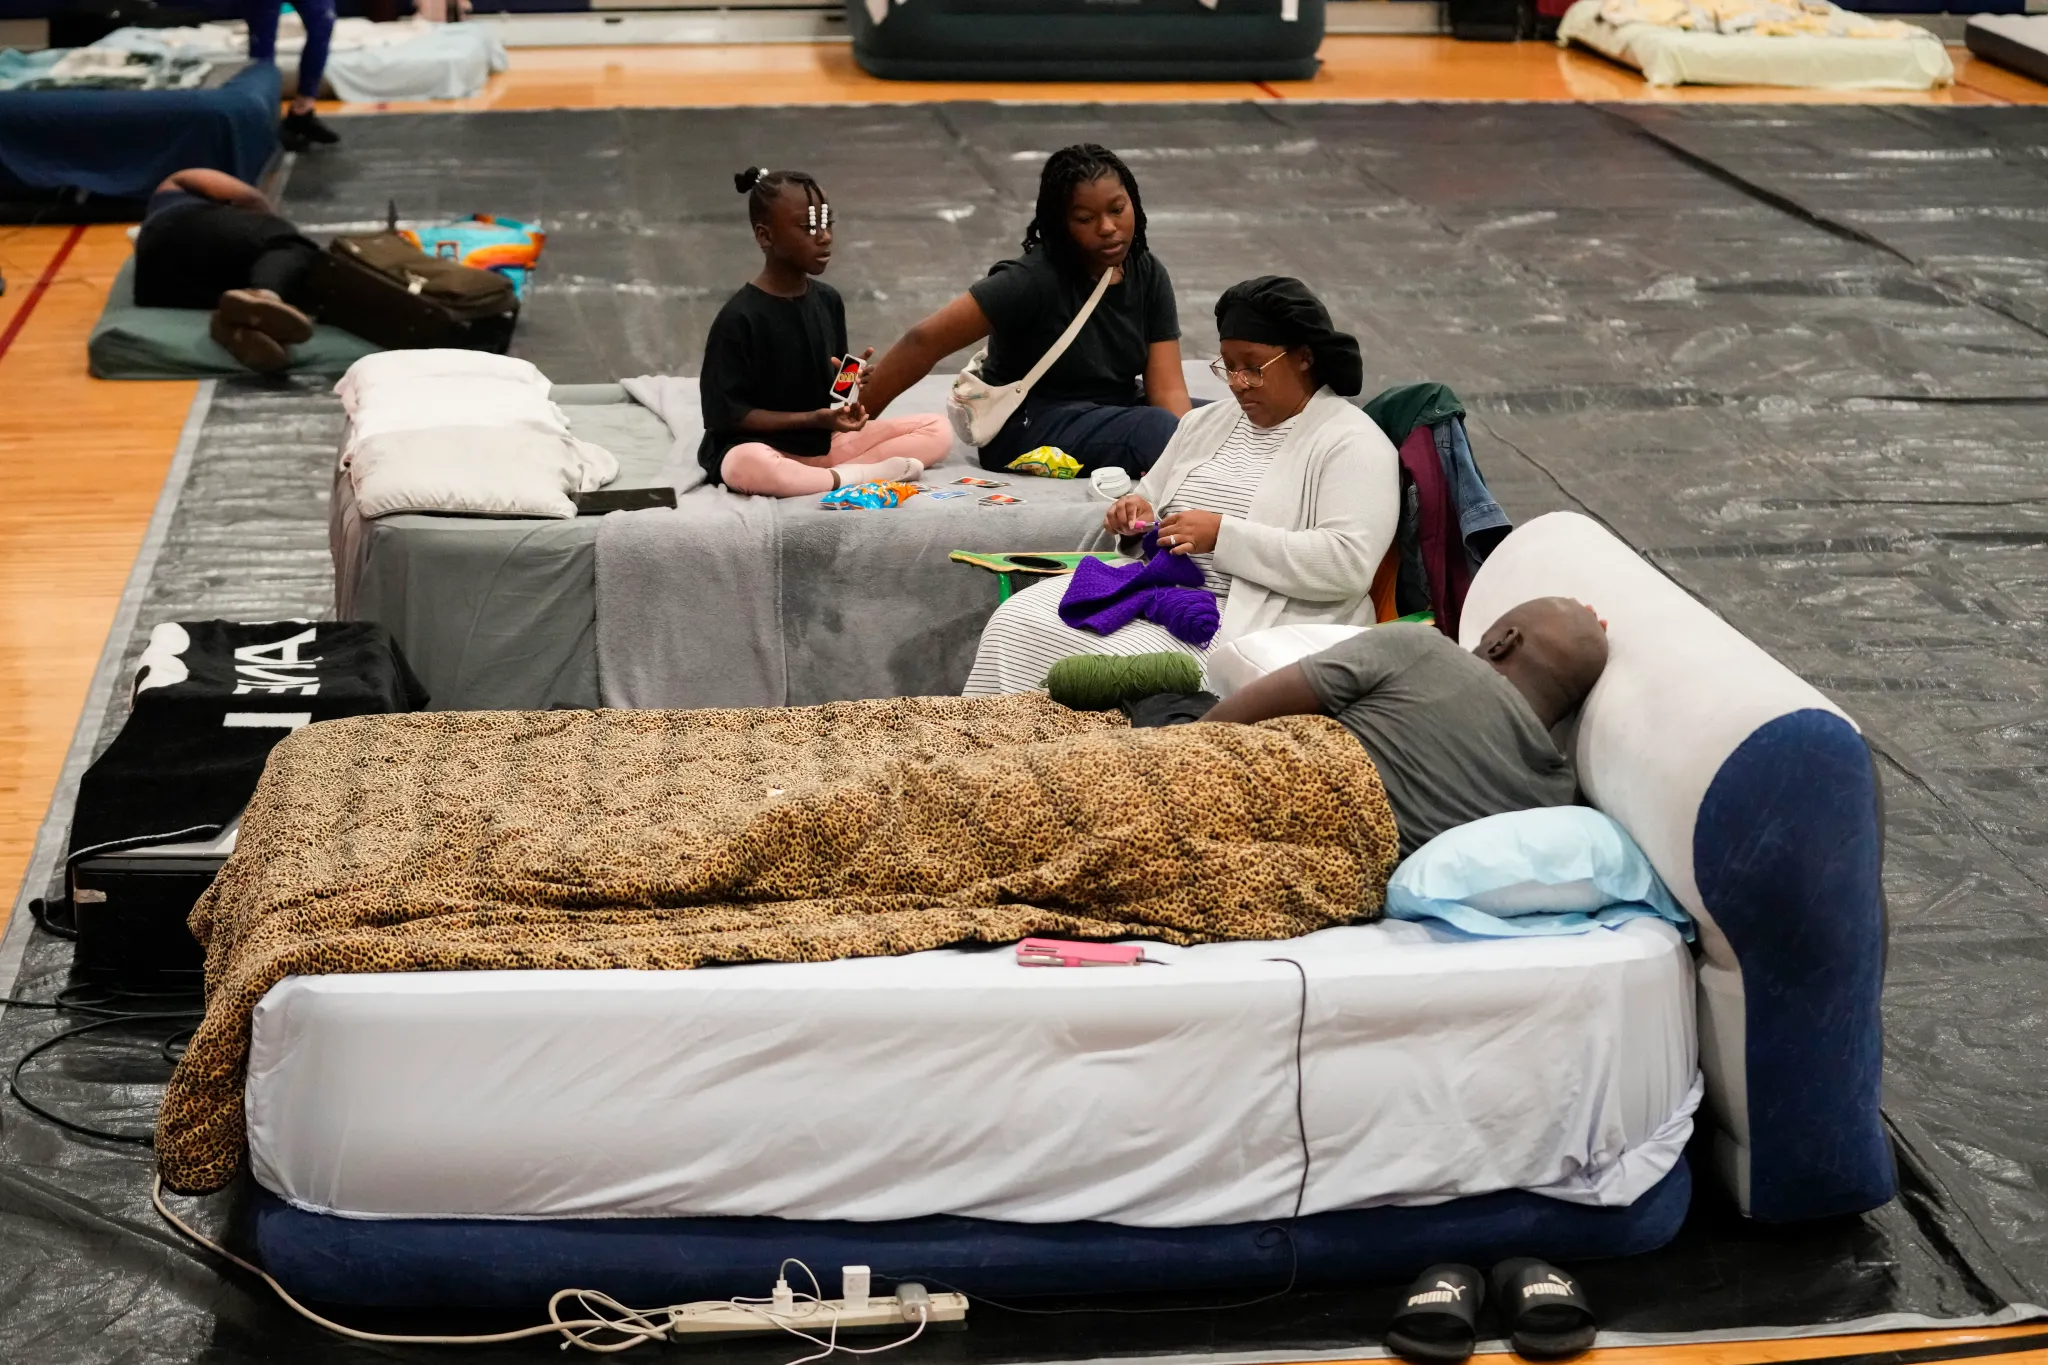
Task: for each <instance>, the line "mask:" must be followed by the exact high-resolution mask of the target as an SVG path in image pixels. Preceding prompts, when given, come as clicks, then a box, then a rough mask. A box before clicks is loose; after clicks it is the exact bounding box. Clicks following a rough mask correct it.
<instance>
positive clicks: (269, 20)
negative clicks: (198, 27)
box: [194, 0, 334, 99]
mask: <svg viewBox="0 0 2048 1365" xmlns="http://www.w3.org/2000/svg"><path fill="white" fill-rule="evenodd" d="M194 8H197V9H201V10H205V11H208V12H211V13H215V14H222V15H233V16H235V17H237V18H240V19H241V20H242V21H243V22H244V23H246V24H248V26H249V60H250V61H252V62H268V63H270V64H271V65H272V66H275V65H277V21H278V17H279V15H280V13H281V12H282V11H283V9H284V0H212V3H210V4H201V5H197V6H194ZM292 8H293V9H295V10H297V11H298V12H299V18H300V20H302V21H303V22H304V23H305V25H306V46H305V50H304V51H302V52H300V53H299V93H300V94H301V95H304V96H305V97H306V98H307V99H315V98H317V97H318V96H319V94H320V80H321V78H322V77H323V76H325V75H326V74H327V49H328V45H329V44H330V43H332V42H333V41H334V0H292Z"/></svg>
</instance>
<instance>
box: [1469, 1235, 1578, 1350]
mask: <svg viewBox="0 0 2048 1365" xmlns="http://www.w3.org/2000/svg"><path fill="white" fill-rule="evenodd" d="M1493 1301H1494V1304H1495V1311H1497V1312H1498V1313H1499V1314H1500V1319H1501V1325H1502V1326H1503V1327H1504V1328H1506V1329H1507V1333H1508V1339H1509V1340H1510V1341H1512V1342H1513V1343H1514V1347H1515V1350H1516V1351H1517V1352H1518V1353H1520V1354H1521V1355H1524V1356H1526V1357H1528V1358H1529V1359H1531V1360H1559V1359H1562V1358H1563V1357H1565V1356H1575V1355H1577V1354H1578V1353H1579V1352H1581V1351H1586V1350H1591V1349H1592V1346H1593V1337H1594V1335H1595V1334H1596V1333H1597V1332H1598V1331H1599V1324H1598V1323H1596V1322H1595V1321H1594V1320H1593V1309H1592V1306H1591V1305H1590V1304H1588V1303H1587V1302H1586V1296H1585V1294H1584V1292H1583V1291H1581V1289H1580V1288H1579V1281H1578V1278H1577V1277H1576V1276H1573V1275H1567V1274H1566V1273H1565V1272H1564V1271H1562V1270H1559V1269H1558V1268H1557V1267H1556V1266H1554V1265H1551V1264H1549V1263H1548V1262H1546V1261H1539V1260H1537V1259H1536V1258H1535V1257H1533V1256H1517V1257H1515V1258H1514V1259H1513V1260H1511V1261H1502V1262H1501V1263H1500V1264H1499V1265H1497V1266H1495V1267H1494V1268H1493Z"/></svg>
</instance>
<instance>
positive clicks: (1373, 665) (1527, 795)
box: [1140, 597, 1607, 858]
mask: <svg viewBox="0 0 2048 1365" xmlns="http://www.w3.org/2000/svg"><path fill="white" fill-rule="evenodd" d="M1606 667H1607V634H1606V629H1605V626H1604V623H1603V622H1601V621H1600V619H1599V618H1598V617H1597V616H1596V615H1595V614H1594V612H1593V609H1592V608H1591V607H1588V606H1584V605H1582V604H1581V603H1578V602H1574V601H1572V600H1571V599H1570V598H1568V597H1542V598H1537V599H1536V600H1535V601H1531V602H1524V603H1522V604H1521V605H1520V606H1518V607H1514V608H1513V609H1511V610H1510V611H1509V612H1508V613H1507V614H1506V615H1505V616H1502V617H1501V618H1500V619H1499V620H1498V621H1495V622H1494V623H1493V625H1492V626H1490V627H1488V629H1487V631H1486V634H1485V636H1484V637H1483V638H1482V639H1481V640H1480V642H1479V648H1477V649H1476V650H1473V651H1471V652H1470V653H1468V652H1466V651H1465V650H1462V649H1460V648H1458V646H1457V644H1456V643H1455V642H1453V641H1452V640H1450V639H1449V638H1448V637H1446V636H1445V635H1444V634H1443V633H1442V632H1440V631H1438V630H1437V629H1436V627H1434V626H1425V625H1415V624H1403V623H1399V622H1396V623H1392V624H1389V625H1384V626H1376V627H1374V628H1373V629H1371V630H1368V631H1365V632H1364V633H1362V634H1360V635H1356V636H1353V637H1352V638H1351V639H1349V640H1346V641H1344V642H1343V643H1342V644H1338V645H1333V646H1332V647H1330V648H1329V649H1326V650H1324V651H1322V652H1321V653H1320V654H1312V655H1310V656H1309V657H1308V658H1306V659H1303V660H1302V661H1301V662H1299V663H1296V664H1290V665H1289V666H1288V667H1286V668H1282V669H1277V670H1275V671H1274V672H1272V673H1269V674H1267V675H1266V676H1265V677H1263V678H1261V679H1259V680H1258V681H1257V682H1255V683H1252V684H1251V685H1250V686H1248V687H1245V688H1244V689H1242V690H1241V691H1239V692H1237V693H1235V694H1234V695H1232V696H1231V697H1230V698H1228V699H1227V700H1225V701H1222V702H1219V703H1217V704H1216V705H1215V706H1214V707H1213V708H1212V709H1210V710H1209V712H1208V713H1207V714H1206V715H1204V716H1203V717H1202V719H1204V720H1210V721H1237V722H1240V723H1246V724H1249V723H1251V722H1254V721H1261V720H1268V719H1271V718H1272V717H1274V716H1303V715H1318V714H1320V715H1326V716H1331V717H1334V718H1335V719H1336V720H1337V721H1339V722H1340V723H1341V724H1342V725H1343V726H1344V728H1345V729H1347V730H1349V731H1351V733H1352V734H1354V735H1356V736H1357V737H1358V742H1359V743H1360V744H1363V745H1364V746H1365V751H1366V753H1368V754H1369V755H1371V757H1372V761H1373V765H1374V766H1375V767H1377V768H1378V769H1379V775H1380V781H1381V783H1382V784H1384V785H1385V787H1386V790H1387V800H1388V802H1389V804H1391V805H1392V806H1393V808H1394V820H1395V823H1396V824H1398V825H1399V826H1400V831H1401V856H1402V857H1404V858H1405V857H1407V856H1408V855H1409V854H1410V853H1413V852H1414V851H1415V850H1416V849H1418V848H1420V847H1421V846H1422V845H1424V844H1426V843H1428V842H1429V841H1430V840H1431V839H1433V838H1435V837H1436V836H1437V835H1439V834H1441V833H1443V832H1444V831H1445V830H1447V829H1450V828H1452V827H1453V826H1455V825H1462V824H1466V823H1468V822H1470V821H1473V820H1479V819H1483V818H1484V817H1486V816H1489V815H1499V814H1501V813H1503V812H1505V811H1512V810H1528V809H1531V808H1533V807H1536V806H1564V805H1569V804H1571V802H1572V799H1573V797H1574V795H1575V794H1576V789H1577V781H1576V779H1575V778H1574V777H1573V775H1572V771H1571V765H1570V763H1569V762H1567V760H1566V759H1565V756H1564V754H1563V753H1561V752H1559V750H1558V747H1557V745H1556V744H1555V743H1554V742H1552V740H1551V738H1550V731H1551V728H1552V727H1553V726H1555V725H1556V724H1557V723H1558V722H1559V721H1561V720H1563V719H1564V718H1565V717H1567V716H1569V715H1571V713H1572V712H1574V711H1576V710H1577V709H1578V707H1579V703H1581V702H1583V701H1584V700H1585V699H1586V694H1587V693H1588V692H1591V691H1592V690H1593V684H1594V683H1596V682H1598V681H1599V680H1600V673H1601V670H1603V669H1604V668H1606ZM1140 723H1142V719H1141V721H1140Z"/></svg>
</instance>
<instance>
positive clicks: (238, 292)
mask: <svg viewBox="0 0 2048 1365" xmlns="http://www.w3.org/2000/svg"><path fill="white" fill-rule="evenodd" d="M214 315H215V316H216V317H222V318H225V319H226V325H227V326H229V327H251V328H254V329H255V330H256V331H259V332H261V333H263V334H264V335H265V336H267V337H272V338H274V339H275V340H277V341H278V342H280V343H282V344H283V345H286V346H296V345H298V344H299V343H300V342H302V341H310V340H311V339H312V337H313V320H312V319H311V318H309V317H307V316H306V315H305V314H304V313H301V312H300V311H299V310H298V309H296V308H294V307H292V306H291V305H290V304H288V303H286V302H285V301H284V300H283V299H281V298H279V297H278V296H277V295H275V294H273V293H271V292H270V291H269V290H268V289H230V290H228V292H227V293H225V294H222V295H221V296H220V303H219V305H218V306H217V307H216V308H215V310H214ZM223 344H225V343H223Z"/></svg>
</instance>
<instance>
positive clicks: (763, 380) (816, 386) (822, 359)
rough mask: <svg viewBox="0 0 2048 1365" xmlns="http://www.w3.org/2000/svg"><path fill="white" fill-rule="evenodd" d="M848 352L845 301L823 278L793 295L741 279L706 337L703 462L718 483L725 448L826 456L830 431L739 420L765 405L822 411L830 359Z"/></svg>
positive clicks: (700, 447) (829, 378) (700, 460)
mask: <svg viewBox="0 0 2048 1365" xmlns="http://www.w3.org/2000/svg"><path fill="white" fill-rule="evenodd" d="M845 354H846V305H845V304H843V303H841V302H840V299H839V291H838V290H836V289H834V288H833V287H832V286H831V285H829V284H826V283H825V282H824V281H823V280H812V281H811V282H810V288H808V289H806V290H805V291H804V292H803V293H802V295H800V296H799V297H797V298H793V299H785V298H778V297H776V296H775V295H773V294H770V293H768V292H767V291H766V290H764V289H761V288H759V287H757V286H756V285H754V284H751V283H749V284H743V285H741V286H740V290H739V292H738V293H737V294H734V295H733V296H732V297H731V298H730V299H727V300H726V303H725V307H723V308H721V309H719V310H718V316H717V317H716V318H715V319H713V320H712V323H711V333H710V335H709V336H707V337H705V339H704V374H703V378H702V379H700V380H699V381H698V393H699V395H700V397H701V401H702V403H703V405H704V440H703V441H702V443H700V444H699V445H698V447H697V463H699V464H701V465H703V466H704V472H705V474H706V475H707V476H708V477H709V478H710V480H711V482H713V483H718V482H719V481H720V480H719V477H718V466H719V464H720V463H721V462H722V461H723V460H724V459H725V452H727V451H728V450H731V449H732V448H733V447H734V446H736V445H743V444H745V443H746V442H748V441H765V442H767V443H768V444H769V445H771V446H774V447H775V448H776V449H777V450H780V451H781V452H783V453H784V454H785V455H825V454H829V453H830V452H831V449H832V433H831V432H829V431H785V432H781V433H779V434H777V435H774V436H764V435H758V434H756V433H753V432H748V431H742V430H740V429H739V424H740V421H741V419H743V418H744V417H745V416H746V415H747V414H748V413H750V412H753V411H754V410H756V409H759V410H761V411H763V412H816V411H817V410H818V409H819V408H822V407H824V406H825V404H826V402H827V401H828V400H829V399H830V398H831V397H832V378H833V372H832V359H833V357H834V356H843V355H845Z"/></svg>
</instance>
